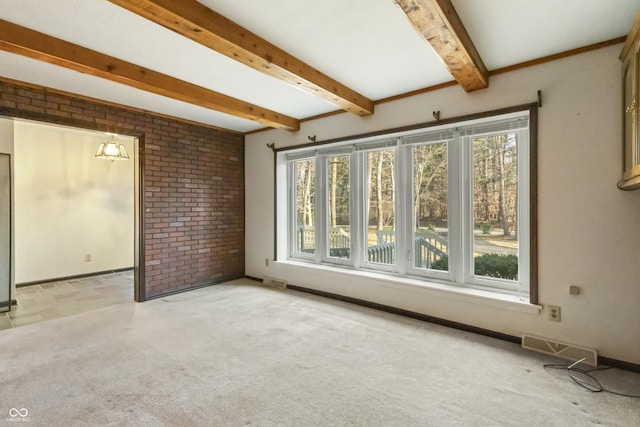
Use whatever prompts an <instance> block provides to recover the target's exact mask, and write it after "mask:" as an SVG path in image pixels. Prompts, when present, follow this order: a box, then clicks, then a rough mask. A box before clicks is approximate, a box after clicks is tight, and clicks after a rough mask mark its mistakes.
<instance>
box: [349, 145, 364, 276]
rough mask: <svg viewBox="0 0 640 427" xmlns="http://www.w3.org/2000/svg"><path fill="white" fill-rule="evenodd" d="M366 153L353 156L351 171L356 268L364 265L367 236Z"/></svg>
mask: <svg viewBox="0 0 640 427" xmlns="http://www.w3.org/2000/svg"><path fill="white" fill-rule="evenodd" d="M364 164H365V162H364V153H363V152H354V153H353V154H351V171H350V174H351V175H350V178H351V180H350V183H349V185H350V190H351V195H352V196H353V197H351V200H350V203H351V212H350V215H351V236H352V237H351V260H352V262H353V266H354V267H355V268H360V267H362V265H363V260H364V255H363V246H362V245H363V243H362V242H363V239H364V237H363V236H366V235H367V234H366V230H365V232H364V233H363V227H366V225H363V223H364V218H365V216H366V208H365V206H364V205H365V200H366V195H365V189H366V187H365V181H366V179H365V174H366V171H365V168H364Z"/></svg>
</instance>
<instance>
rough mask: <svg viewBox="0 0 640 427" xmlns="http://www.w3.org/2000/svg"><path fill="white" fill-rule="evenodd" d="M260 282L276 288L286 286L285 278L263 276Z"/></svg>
mask: <svg viewBox="0 0 640 427" xmlns="http://www.w3.org/2000/svg"><path fill="white" fill-rule="evenodd" d="M262 284H263V285H265V286H269V287H271V288H277V289H285V288H286V287H287V281H286V280H280V279H274V278H272V277H265V278H264V279H262Z"/></svg>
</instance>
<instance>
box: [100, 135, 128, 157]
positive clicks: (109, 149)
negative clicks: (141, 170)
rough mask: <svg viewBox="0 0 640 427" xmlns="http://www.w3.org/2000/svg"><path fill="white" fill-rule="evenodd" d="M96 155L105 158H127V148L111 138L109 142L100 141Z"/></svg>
mask: <svg viewBox="0 0 640 427" xmlns="http://www.w3.org/2000/svg"><path fill="white" fill-rule="evenodd" d="M96 157H97V158H99V159H106V160H129V155H128V154H127V149H126V148H124V145H122V144H118V143H117V142H115V141H114V140H113V139H112V140H111V141H109V142H101V143H100V145H99V146H98V151H97V152H96Z"/></svg>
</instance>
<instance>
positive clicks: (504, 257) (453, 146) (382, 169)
mask: <svg viewBox="0 0 640 427" xmlns="http://www.w3.org/2000/svg"><path fill="white" fill-rule="evenodd" d="M532 111H534V112H535V111H536V110H535V107H534V106H531V107H527V108H525V109H524V110H521V111H517V110H516V111H510V112H508V113H505V114H500V115H495V116H492V117H488V118H487V117H482V118H471V119H469V120H466V121H460V122H455V123H450V124H448V125H438V126H431V127H426V128H421V129H420V128H416V129H412V130H409V131H404V132H389V133H388V134H386V135H384V136H383V137H378V138H367V139H361V140H351V141H342V142H339V143H335V144H332V145H323V146H322V150H317V148H318V147H317V146H314V148H311V149H309V148H307V149H306V150H305V149H302V150H295V149H289V150H286V152H285V153H282V154H281V155H280V156H279V159H280V162H282V163H284V164H286V165H287V186H288V188H289V198H288V202H287V203H288V205H289V208H288V212H290V219H289V221H288V223H289V227H288V228H289V233H288V234H289V240H288V241H289V242H291V243H290V244H289V250H288V254H289V255H288V256H289V257H290V258H291V259H298V260H304V261H308V262H315V263H327V264H337V265H343V266H349V267H350V268H355V269H362V270H375V271H378V272H381V273H384V274H392V275H395V276H407V277H420V278H423V279H425V280H436V281H437V282H438V283H446V284H450V285H452V286H462V287H476V288H485V289H486V288H489V289H494V290H500V291H504V292H506V293H512V294H516V295H521V296H526V295H528V294H529V291H530V286H531V283H530V275H531V265H532V259H531V254H532V253H533V254H535V248H534V250H533V251H532V250H531V246H530V242H531V241H532V239H531V236H530V233H531V229H532V224H531V221H530V218H532V216H531V212H530V208H531V206H530V188H529V187H530V177H531V174H530V171H531V170H532V169H531V165H530V161H531V159H532V158H535V156H534V155H532V149H531V147H532V146H533V147H535V144H534V145H531V142H530V129H529V127H530V122H531V120H530V116H531V114H532ZM483 116H486V115H483ZM533 170H534V171H535V168H534V169H533ZM534 218H535V217H534ZM533 229H535V227H533ZM533 264H534V265H535V262H533Z"/></svg>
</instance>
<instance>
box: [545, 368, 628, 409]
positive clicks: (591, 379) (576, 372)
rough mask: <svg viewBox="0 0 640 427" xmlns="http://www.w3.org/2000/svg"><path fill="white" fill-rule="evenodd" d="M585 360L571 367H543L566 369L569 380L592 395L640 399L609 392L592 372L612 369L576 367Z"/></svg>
mask: <svg viewBox="0 0 640 427" xmlns="http://www.w3.org/2000/svg"><path fill="white" fill-rule="evenodd" d="M583 360H584V359H581V360H578V361H577V362H575V363H572V364H571V365H554V364H547V365H542V366H543V368H544V369H566V370H567V374H569V378H571V379H572V380H573V382H575V383H576V384H578V385H579V386H580V387H582V388H584V389H587V390H589V391H590V392H592V393H602V392H604V393H611V394H615V395H616V396H624V397H632V398H634V399H640V395H637V394H636V395H634V394H626V393H620V392H617V391H613V390H608V389H606V388H604V387H603V385H602V384H600V381H598V380H597V379H596V377H595V376H593V375H592V374H591V372H594V371H604V370H606V369H611V367H608V366H606V367H600V368H592V369H582V368H578V367H576V366H577V365H578V364H579V363H580V362H582V361H583Z"/></svg>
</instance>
